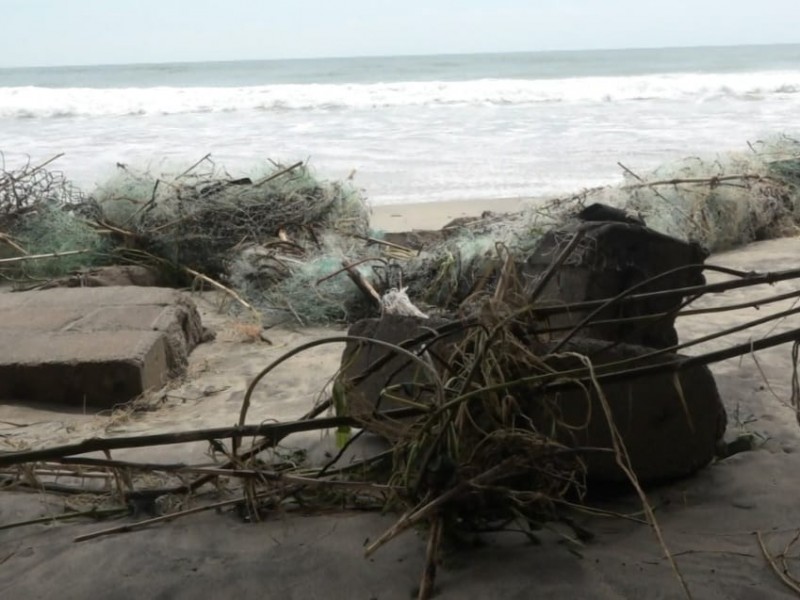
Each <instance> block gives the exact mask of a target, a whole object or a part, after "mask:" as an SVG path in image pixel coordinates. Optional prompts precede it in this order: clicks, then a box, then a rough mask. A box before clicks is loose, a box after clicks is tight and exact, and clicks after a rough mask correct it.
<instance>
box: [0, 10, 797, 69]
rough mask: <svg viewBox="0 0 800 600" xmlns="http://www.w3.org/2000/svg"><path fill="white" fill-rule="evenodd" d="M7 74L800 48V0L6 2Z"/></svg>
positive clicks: (3, 58) (1, 33)
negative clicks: (101, 67)
mask: <svg viewBox="0 0 800 600" xmlns="http://www.w3.org/2000/svg"><path fill="white" fill-rule="evenodd" d="M0 9H2V12H1V13H0V66H5V67H9V66H31V65H67V64H69V65H73V64H111V63H142V62H173V61H176V62H177V61H205V60H241V59H270V58H310V57H323V56H365V55H392V54H438V53H462V52H503V51H527V50H566V49H593V48H641V47H664V46H706V45H737V44H769V43H798V42H800V25H799V24H800V0H658V1H653V0H649V1H648V0H281V1H278V0H219V1H212V0H191V1H189V0H0Z"/></svg>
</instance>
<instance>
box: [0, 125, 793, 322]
mask: <svg viewBox="0 0 800 600" xmlns="http://www.w3.org/2000/svg"><path fill="white" fill-rule="evenodd" d="M56 158H57V157H54V159H53V160H55V159H56ZM51 164H52V162H51V161H48V162H47V163H45V164H42V165H39V166H37V167H30V166H27V167H25V168H24V169H21V170H18V171H15V172H4V175H3V176H2V178H0V236H1V237H0V260H4V261H5V262H3V263H0V269H1V270H0V274H2V275H5V276H6V277H11V278H14V279H17V280H19V279H24V278H26V277H27V278H34V279H36V280H38V281H40V282H41V281H43V280H46V279H48V278H49V279H52V278H54V277H56V276H72V277H73V278H74V277H75V275H76V274H78V275H79V274H80V272H81V271H82V270H86V269H90V268H94V267H98V266H104V265H108V264H134V265H140V266H147V267H149V268H154V269H156V270H158V271H160V272H161V279H162V280H165V281H172V282H173V283H174V284H176V285H186V284H188V283H190V282H195V283H197V284H202V285H203V286H211V287H213V288H215V289H217V290H220V291H222V292H224V293H226V294H227V295H228V297H229V298H230V299H231V300H232V302H231V303H229V307H230V308H231V309H232V310H241V309H244V310H247V311H248V312H250V313H252V314H253V315H256V316H257V317H258V318H262V319H263V320H264V321H265V322H268V323H274V322H277V321H284V320H292V321H295V322H297V323H299V324H303V325H309V324H325V323H337V322H338V323H353V322H355V321H357V320H358V319H360V318H364V317H369V316H377V315H379V314H381V310H382V303H381V301H380V298H381V296H383V295H384V294H386V293H388V292H389V291H391V290H393V289H394V290H401V289H403V290H405V292H406V294H407V295H408V298H409V299H410V300H411V302H412V303H414V304H415V305H416V306H417V307H418V308H419V310H421V311H422V312H424V313H425V314H435V313H436V312H437V311H439V312H445V313H447V312H453V311H458V310H461V309H463V308H464V307H465V306H468V304H469V302H467V300H468V299H469V298H470V296H472V295H474V294H480V293H481V292H483V291H491V290H492V289H493V288H494V287H495V286H496V285H497V282H498V281H499V278H500V274H501V273H500V269H501V267H502V265H503V263H504V259H505V257H507V256H511V257H513V259H514V262H515V264H516V265H517V266H521V265H522V264H523V263H524V262H525V261H526V260H527V258H528V256H529V255H530V253H531V251H532V250H533V248H534V247H535V246H536V245H537V243H538V241H539V239H540V238H541V237H542V236H543V235H544V234H545V233H546V232H547V231H550V230H551V229H552V228H553V227H557V226H558V225H559V224H561V223H564V222H566V221H568V220H569V219H570V218H572V217H573V216H574V215H575V214H577V213H580V212H582V211H584V210H585V209H587V207H589V206H591V205H594V204H599V205H603V206H606V207H612V208H616V209H619V210H620V211H622V212H623V213H624V214H625V215H627V216H628V217H627V218H633V219H636V218H639V217H641V218H643V219H644V220H646V222H647V223H648V225H649V226H650V227H651V228H652V229H654V230H656V231H659V232H661V233H664V234H666V235H669V236H671V237H675V238H677V239H681V240H684V241H689V242H694V243H697V244H698V245H700V246H702V247H703V248H705V249H706V250H708V251H710V252H716V251H719V250H723V249H727V248H730V247H733V246H736V245H740V244H744V243H748V242H750V241H754V240H758V239H764V238H769V237H776V236H780V235H787V234H791V233H793V232H795V231H796V229H797V224H798V222H800V142H798V141H796V140H793V139H791V138H788V137H785V136H784V137H780V138H777V139H775V140H771V141H769V142H764V143H761V142H759V143H756V144H751V145H750V146H749V149H748V151H747V152H746V153H741V154H733V153H731V154H727V155H721V156H719V157H715V158H712V159H706V160H702V159H699V158H691V159H685V160H683V161H678V162H676V163H673V164H669V165H664V166H662V167H660V168H659V169H656V170H655V171H654V172H652V173H647V174H637V173H635V172H634V171H632V170H631V169H630V168H628V167H627V166H625V165H621V167H622V168H623V173H624V176H625V180H624V182H623V183H622V184H621V185H618V186H609V187H604V188H597V189H591V190H584V191H582V192H580V193H577V194H574V195H572V196H567V197H563V198H556V199H552V200H550V201H546V202H541V203H538V204H534V205H531V206H530V207H529V208H527V209H526V210H524V211H521V212H518V213H513V214H493V213H485V214H484V215H482V216H481V217H480V218H474V219H459V220H456V221H454V222H453V223H451V224H449V225H448V226H447V227H445V228H443V229H442V230H441V231H433V232H407V233H405V234H387V233H385V232H382V231H377V230H374V229H373V228H371V227H370V221H369V210H368V207H367V204H366V200H365V197H364V195H363V194H362V193H361V191H360V190H358V189H357V188H356V187H355V186H354V185H352V183H351V182H349V181H345V182H324V181H320V180H318V179H316V178H315V177H314V176H313V175H312V172H311V170H310V168H309V167H308V165H306V164H304V163H295V164H293V165H290V166H288V167H286V166H283V165H279V164H275V163H273V164H272V165H271V166H270V168H269V169H268V170H266V171H264V172H262V173H259V174H258V175H251V176H242V177H234V176H231V175H230V174H228V173H227V172H226V171H225V170H224V169H223V168H222V167H220V166H218V165H216V164H215V163H214V162H213V160H212V158H211V157H210V155H207V156H205V157H203V158H202V159H201V160H200V161H197V162H196V163H195V164H194V165H192V166H190V167H189V168H188V169H185V170H183V171H181V172H178V173H162V174H158V175H156V174H153V173H150V172H149V171H144V172H140V171H137V170H135V169H133V168H131V167H128V166H126V165H118V167H117V170H116V174H115V175H114V176H113V177H112V178H111V179H109V180H108V181H106V182H105V183H104V184H102V185H100V186H98V187H97V189H95V190H93V191H92V192H91V193H82V192H80V191H78V190H76V189H75V188H74V187H73V186H71V184H69V182H68V181H67V180H66V179H65V178H64V177H63V175H61V174H58V173H57V172H52V171H49V170H48V169H49V168H50V166H51ZM12 183H13V185H11V184H12ZM33 256H36V257H37V258H36V259H33V258H31V257H33ZM467 312H468V311H467Z"/></svg>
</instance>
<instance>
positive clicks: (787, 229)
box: [574, 136, 800, 252]
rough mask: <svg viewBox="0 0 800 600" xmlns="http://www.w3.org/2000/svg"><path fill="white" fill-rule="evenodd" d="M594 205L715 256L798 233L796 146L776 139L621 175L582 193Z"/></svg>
mask: <svg viewBox="0 0 800 600" xmlns="http://www.w3.org/2000/svg"><path fill="white" fill-rule="evenodd" d="M574 200H576V201H577V202H578V203H580V204H589V203H592V202H600V203H603V204H608V205H610V206H615V207H618V208H622V209H624V210H626V211H629V212H631V213H633V214H638V215H640V216H642V217H643V218H644V220H645V221H646V222H647V225H648V226H649V227H651V228H653V229H655V230H656V231H660V232H662V233H665V234H667V235H671V236H673V237H676V238H678V239H682V240H685V241H692V242H698V243H700V244H701V245H703V246H704V247H705V248H706V249H707V250H709V251H711V252H719V251H722V250H727V249H730V248H734V247H736V246H741V245H744V244H747V243H750V242H753V241H757V240H763V239H768V238H775V237H781V236H785V235H789V234H793V233H795V232H796V231H797V223H798V218H799V217H800V141H798V140H794V139H792V138H789V137H786V136H782V137H778V138H775V139H772V140H768V141H764V142H757V143H755V144H751V145H750V146H749V151H748V152H747V153H729V154H724V155H719V156H716V157H711V158H706V159H703V158H698V157H692V158H685V159H683V160H680V161H677V162H674V163H669V164H666V165H663V166H661V167H659V168H657V169H656V170H654V171H653V172H651V173H648V174H645V175H637V174H635V173H633V172H632V171H630V170H627V169H626V171H625V182H624V183H623V185H621V186H616V187H607V188H600V189H595V190H589V191H587V192H584V193H582V194H580V195H577V196H575V197H574Z"/></svg>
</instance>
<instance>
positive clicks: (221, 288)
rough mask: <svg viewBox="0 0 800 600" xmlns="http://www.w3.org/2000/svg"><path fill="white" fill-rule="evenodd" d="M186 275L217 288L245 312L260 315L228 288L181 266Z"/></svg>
mask: <svg viewBox="0 0 800 600" xmlns="http://www.w3.org/2000/svg"><path fill="white" fill-rule="evenodd" d="M180 268H181V269H183V270H184V271H185V272H186V273H188V274H189V275H191V276H192V277H194V278H195V279H199V280H200V281H205V282H206V283H208V284H210V285H211V286H213V287H215V288H217V289H218V290H219V291H221V292H224V293H225V294H227V295H229V296H230V297H231V298H233V299H234V300H236V302H238V303H239V304H241V305H242V306H244V307H245V308H246V309H247V310H249V311H251V312H253V313H254V314H255V315H259V314H260V313H259V312H258V311H257V310H256V309H255V307H254V306H253V305H252V304H250V303H249V302H247V301H246V300H245V299H244V298H242V297H241V296H240V295H239V294H237V293H236V292H235V291H234V290H232V289H231V288H229V287H225V286H224V285H222V284H221V283H220V282H218V281H214V280H213V279H211V277H209V276H208V275H203V274H202V273H200V272H199V271H195V270H194V269H190V268H189V267H184V266H181V267H180Z"/></svg>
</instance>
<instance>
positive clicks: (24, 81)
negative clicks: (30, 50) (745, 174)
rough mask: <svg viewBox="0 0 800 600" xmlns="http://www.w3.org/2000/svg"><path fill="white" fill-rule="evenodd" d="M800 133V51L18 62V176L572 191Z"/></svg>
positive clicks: (6, 133) (448, 195)
mask: <svg viewBox="0 0 800 600" xmlns="http://www.w3.org/2000/svg"><path fill="white" fill-rule="evenodd" d="M778 134H787V135H790V136H794V135H795V134H800V45H780V46H741V47H725V48H680V49H648V50H603V51H574V52H535V53H514V54H475V55H441V56H407V57H371V58H342V59H316V60H276V61H239V62H208V63H180V64H177V63H176V64H141V65H123V66H90V67H83V66H81V67H48V68H19V69H0V151H2V152H3V155H4V159H5V166H6V168H13V167H14V166H18V165H20V164H21V163H22V162H24V161H25V160H27V157H30V158H31V160H32V161H33V162H38V161H43V160H45V159H47V158H49V157H51V156H53V155H55V154H58V153H61V152H63V153H65V154H64V156H63V157H62V158H60V159H59V160H58V161H57V162H56V163H55V164H54V166H56V167H57V168H59V169H60V170H62V171H64V172H65V173H66V174H67V175H68V176H69V177H70V178H72V179H73V180H74V181H75V182H76V183H77V184H78V185H80V186H81V187H83V188H84V189H86V190H87V191H88V190H91V188H92V187H93V186H94V185H95V184H97V183H101V182H102V181H103V180H104V179H105V178H107V177H108V176H109V175H110V174H111V173H112V172H113V169H114V168H115V165H116V163H124V164H128V165H131V166H133V167H137V168H142V169H144V168H147V169H151V170H153V171H158V172H161V171H163V170H169V169H173V170H174V169H180V168H181V167H185V166H188V165H190V164H192V163H193V162H195V161H196V160H198V159H199V158H201V157H202V156H204V155H205V154H206V153H211V155H212V158H213V160H214V161H215V162H216V163H218V164H223V165H225V166H226V168H227V169H228V171H229V172H231V173H232V174H234V175H237V174H244V173H247V172H251V171H254V170H259V169H263V168H264V166H265V165H267V164H268V161H269V160H273V161H277V162H281V163H285V164H290V163H293V162H295V161H297V160H306V159H309V160H310V164H311V166H312V167H313V168H314V169H315V170H316V172H317V174H318V175H320V176H322V177H324V178H337V179H338V178H345V177H348V176H350V175H351V174H352V173H353V172H354V171H355V176H354V181H355V182H356V184H357V185H358V186H359V187H361V188H363V189H364V190H365V192H366V195H367V197H368V198H369V199H370V201H371V202H373V203H374V204H398V203H408V202H428V201H442V200H471V199H489V198H498V197H541V196H553V195H561V194H569V193H573V192H577V191H580V190H581V189H583V188H588V187H593V186H598V185H604V184H609V183H614V182H617V181H619V180H620V179H621V177H622V171H621V168H620V167H619V165H618V164H617V163H618V162H621V163H623V164H625V165H626V166H627V167H629V168H630V169H632V170H634V171H641V172H646V171H647V170H649V169H652V168H654V167H656V166H658V165H660V164H662V163H665V162H669V161H671V160H675V159H678V158H683V157H687V156H704V157H713V156H714V155H716V154H718V153H725V152H728V151H747V144H748V142H751V143H752V142H755V141H757V140H761V139H765V138H770V137H774V136H776V135H778Z"/></svg>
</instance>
